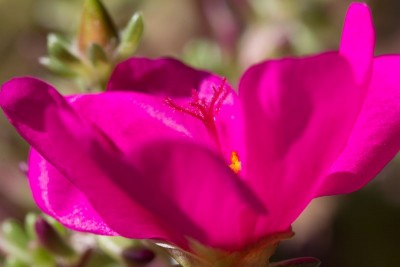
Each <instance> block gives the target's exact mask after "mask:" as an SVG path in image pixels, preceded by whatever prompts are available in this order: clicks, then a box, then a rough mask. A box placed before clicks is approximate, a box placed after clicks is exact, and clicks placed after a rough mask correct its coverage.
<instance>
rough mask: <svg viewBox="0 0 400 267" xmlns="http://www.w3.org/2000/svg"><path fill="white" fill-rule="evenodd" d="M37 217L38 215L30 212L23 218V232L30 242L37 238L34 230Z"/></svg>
mask: <svg viewBox="0 0 400 267" xmlns="http://www.w3.org/2000/svg"><path fill="white" fill-rule="evenodd" d="M37 217H38V215H37V214H35V213H32V212H30V213H28V214H27V215H26V216H25V232H26V234H27V236H28V238H29V239H30V240H31V239H36V238H37V236H36V232H35V228H34V227H35V222H36V219H37Z"/></svg>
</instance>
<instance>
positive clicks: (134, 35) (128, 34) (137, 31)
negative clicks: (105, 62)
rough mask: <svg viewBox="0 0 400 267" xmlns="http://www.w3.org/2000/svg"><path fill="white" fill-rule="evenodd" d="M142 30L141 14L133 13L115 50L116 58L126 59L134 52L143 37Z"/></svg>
mask: <svg viewBox="0 0 400 267" xmlns="http://www.w3.org/2000/svg"><path fill="white" fill-rule="evenodd" d="M143 28H144V25H143V17H142V14H140V13H135V14H134V15H133V16H132V18H131V19H130V21H129V22H128V25H127V26H126V28H125V29H124V31H123V32H122V35H121V42H120V44H119V46H118V48H117V56H118V58H120V59H125V58H128V57H129V56H131V55H132V54H133V53H134V52H135V51H136V48H137V47H138V45H139V42H140V39H141V38H142V35H143Z"/></svg>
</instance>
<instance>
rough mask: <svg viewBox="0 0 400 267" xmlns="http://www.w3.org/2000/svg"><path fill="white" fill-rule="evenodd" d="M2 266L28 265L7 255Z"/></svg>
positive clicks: (18, 266) (20, 266) (25, 266)
mask: <svg viewBox="0 0 400 267" xmlns="http://www.w3.org/2000/svg"><path fill="white" fill-rule="evenodd" d="M4 267H28V265H27V264H26V263H24V262H23V261H20V260H19V259H17V258H14V257H8V258H7V259H6V261H5V263H4Z"/></svg>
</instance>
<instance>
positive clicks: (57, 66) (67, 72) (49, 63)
mask: <svg viewBox="0 0 400 267" xmlns="http://www.w3.org/2000/svg"><path fill="white" fill-rule="evenodd" d="M39 63H40V64H42V65H43V66H45V67H46V68H48V69H49V70H51V71H52V72H54V73H55V74H58V75H60V76H64V77H69V78H74V77H77V76H79V73H78V72H76V71H75V70H74V69H73V68H71V66H68V65H66V64H64V63H63V62H61V61H59V60H58V59H55V58H51V57H42V58H39Z"/></svg>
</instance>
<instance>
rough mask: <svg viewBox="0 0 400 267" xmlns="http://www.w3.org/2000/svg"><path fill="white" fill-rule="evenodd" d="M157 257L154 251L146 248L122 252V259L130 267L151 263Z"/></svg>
mask: <svg viewBox="0 0 400 267" xmlns="http://www.w3.org/2000/svg"><path fill="white" fill-rule="evenodd" d="M155 256H156V254H155V253H154V252H153V251H151V250H150V249H148V248H145V247H127V248H125V249H124V250H123V251H122V258H123V259H124V261H125V262H126V263H128V264H129V266H136V265H137V264H146V263H149V262H151V261H152V260H153V259H154V258H155Z"/></svg>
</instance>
